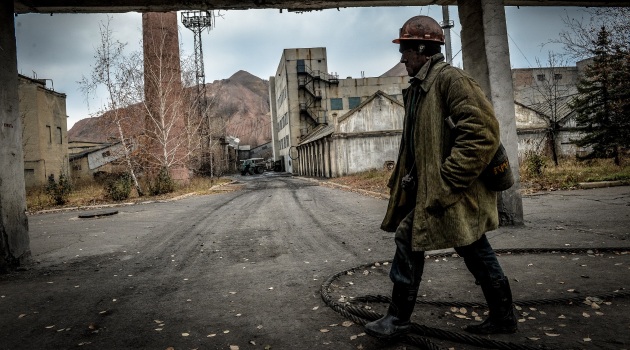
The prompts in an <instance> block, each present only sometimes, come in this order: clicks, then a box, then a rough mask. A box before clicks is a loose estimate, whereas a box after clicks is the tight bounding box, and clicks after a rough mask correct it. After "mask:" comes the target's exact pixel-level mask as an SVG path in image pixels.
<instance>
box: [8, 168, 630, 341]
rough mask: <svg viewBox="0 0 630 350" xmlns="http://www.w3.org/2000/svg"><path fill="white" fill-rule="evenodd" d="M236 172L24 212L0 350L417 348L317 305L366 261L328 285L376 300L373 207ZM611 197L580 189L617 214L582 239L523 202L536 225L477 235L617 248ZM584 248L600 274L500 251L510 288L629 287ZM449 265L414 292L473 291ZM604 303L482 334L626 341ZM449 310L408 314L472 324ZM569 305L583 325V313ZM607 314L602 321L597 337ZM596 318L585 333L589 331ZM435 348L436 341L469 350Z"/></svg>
mask: <svg viewBox="0 0 630 350" xmlns="http://www.w3.org/2000/svg"><path fill="white" fill-rule="evenodd" d="M237 179H239V180H240V183H238V184H234V185H231V188H226V192H225V193H222V194H217V195H208V196H192V197H187V198H184V199H180V200H177V201H170V202H161V203H160V202H155V203H145V204H137V205H132V206H121V207H118V208H116V209H115V210H117V211H118V213H117V214H115V215H110V216H96V217H93V218H89V217H88V218H83V219H82V218H79V215H81V214H86V213H88V214H89V213H90V212H98V211H102V210H97V209H95V210H94V211H81V212H78V211H70V212H60V213H50V214H37V215H32V216H30V217H29V226H30V232H31V248H32V253H33V264H32V265H31V266H29V267H28V268H27V269H24V270H22V271H18V272H15V273H12V274H9V275H4V276H0V349H3V350H4V349H74V348H81V349H83V348H85V349H169V348H173V349H176V350H179V349H237V348H238V349H335V350H336V349H340V350H345V349H404V348H407V349H415V348H416V347H413V346H409V345H405V344H383V343H381V342H378V341H376V340H374V339H372V338H370V337H369V336H366V335H364V333H363V330H362V327H360V326H358V325H354V324H349V323H344V321H346V319H345V318H344V317H342V316H341V315H339V314H337V313H336V312H334V311H333V310H332V309H330V308H328V307H327V306H326V305H325V304H324V303H323V302H322V300H321V297H320V293H319V289H320V286H321V285H322V283H323V282H324V280H326V279H327V278H328V277H329V276H331V275H333V274H334V273H337V272H339V271H344V270H347V269H350V268H352V267H355V266H358V265H361V264H365V263H371V262H377V261H380V262H381V263H380V264H379V265H380V266H373V268H370V269H366V270H365V271H362V272H361V273H356V274H355V275H346V276H343V278H342V279H340V280H339V281H337V282H335V284H334V285H333V286H332V287H333V289H334V291H333V292H334V293H333V294H334V297H335V298H345V297H347V296H352V295H357V294H358V295H360V294H361V293H372V294H388V292H389V289H390V287H391V286H390V282H389V280H388V278H387V267H388V265H386V264H385V261H386V260H389V259H390V258H391V256H392V254H393V252H394V243H393V239H392V236H391V234H388V233H384V232H382V231H380V230H379V225H380V221H381V219H382V216H383V213H384V211H385V208H386V204H387V202H386V201H385V200H382V199H377V198H372V197H369V196H364V195H359V194H356V193H352V192H347V191H341V190H338V189H333V188H328V187H325V186H318V184H317V183H316V182H312V181H306V180H303V179H299V178H294V177H287V176H278V174H274V173H265V174H262V175H255V176H246V177H240V176H239V177H237ZM622 192H623V193H622V196H621V197H620V196H619V195H617V194H616V193H614V192H613V193H607V192H605V191H604V192H589V193H591V194H595V193H603V194H604V195H603V196H605V197H606V198H609V197H610V198H612V199H610V201H608V202H611V201H612V202H614V201H617V202H619V203H618V204H619V205H618V206H616V207H614V208H617V209H615V210H618V212H615V214H613V215H616V217H621V219H622V221H621V224H624V225H626V226H625V227H626V228H625V229H615V227H618V226H619V223H617V225H615V224H614V223H613V224H610V223H609V221H610V220H601V222H602V223H603V222H607V226H605V229H604V231H603V232H599V231H597V232H595V233H593V232H589V229H588V223H587V221H588V220H585V219H584V217H583V216H580V217H579V218H578V217H575V218H572V219H571V220H573V221H575V220H578V219H579V220H583V222H581V223H580V225H581V226H579V228H580V230H581V231H580V230H576V231H572V229H571V225H572V221H571V222H566V221H562V219H561V218H560V219H558V220H556V219H554V218H553V215H551V216H549V215H548V216H545V217H543V216H544V215H543V214H544V211H542V212H541V211H536V210H533V214H532V215H533V216H532V217H535V218H536V222H535V223H530V225H529V226H527V227H525V228H520V229H503V230H498V231H495V232H493V233H491V235H489V236H491V242H493V244H496V245H497V246H506V245H507V246H515V245H518V244H519V243H518V242H520V245H521V246H523V245H529V244H539V246H549V245H550V244H552V243H549V242H547V241H545V240H544V239H537V238H536V237H545V238H549V237H552V238H554V239H555V240H554V242H553V244H556V245H558V246H559V247H563V246H565V245H566V244H569V243H566V244H565V243H562V242H574V240H576V239H577V240H578V242H591V243H593V242H594V243H598V244H601V245H603V246H609V245H614V244H617V245H619V246H623V245H624V243H627V242H626V241H625V239H626V238H627V237H628V231H627V227H628V225H627V224H628V222H629V220H630V217H629V216H628V214H627V203H628V198H630V196H629V195H630V191H629V190H628V188H627V187H626V188H624V190H623V191H622ZM549 198H551V197H549ZM619 198H621V199H619ZM551 199H553V200H556V199H554V198H551ZM582 199H584V198H582ZM527 201H528V203H529V202H533V204H534V209H538V210H540V209H541V208H546V207H550V208H552V207H553V206H554V205H553V204H550V202H549V200H548V199H546V197H540V198H538V197H536V198H530V199H527ZM552 202H553V201H552ZM597 202H598V203H600V204H601V203H604V204H606V203H608V202H606V201H605V200H604V201H602V200H598V201H597ZM562 203H563V207H562V208H563V210H569V211H570V210H571V207H570V204H568V203H570V201H563V202H562ZM571 203H572V202H571ZM593 203H595V202H593ZM623 206H626V208H624V207H623ZM593 208H594V207H593V206H591V208H590V210H594V209H593ZM623 213H626V214H625V216H624V214H623ZM88 216H89V215H88ZM598 222H599V221H598ZM559 225H564V228H559V227H558V226H559ZM620 230H625V231H620ZM609 231H610V232H609ZM613 231H614V232H613ZM524 232H525V233H527V235H522V233H524ZM569 233H571V235H570V236H569V235H568V234H569ZM537 235H538V236H537ZM585 237H595V240H594V241H593V240H589V239H588V238H585ZM604 238H605V239H606V240H607V241H605V242H604V241H603V240H604ZM591 255H592V254H589V255H588V257H587V255H586V254H585V255H584V257H582V256H580V255H577V256H575V257H577V258H578V259H588V264H589V266H591V267H590V268H594V269H596V271H605V272H606V273H601V274H600V273H594V272H588V273H587V272H585V271H587V268H586V267H580V266H582V265H583V266H586V265H585V264H584V263H583V261H584V260H580V261H577V260H576V259H575V257H574V258H571V259H566V257H565V256H549V257H537V256H534V257H532V256H520V255H514V256H506V257H502V258H501V259H502V260H501V261H502V263H503V264H504V268H505V269H506V271H508V273H510V277H512V278H513V281H514V282H512V283H513V286H514V287H513V288H515V296H516V297H528V298H531V297H534V298H535V297H540V296H545V297H552V296H562V295H564V294H566V293H567V292H566V291H567V290H569V289H578V290H579V291H584V292H586V291H590V290H593V293H595V291H596V290H598V288H603V289H604V290H605V291H612V290H615V289H619V288H620V287H627V286H628V281H629V279H628V270H627V269H628V267H629V266H630V255H618V256H613V257H612V259H611V256H609V255H606V256H601V257H600V256H592V257H591ZM459 260H460V259H455V258H453V259H451V258H446V259H436V260H435V261H434V260H433V259H430V261H429V263H428V264H427V268H426V269H425V271H426V272H425V277H424V282H423V284H422V291H421V299H423V298H429V299H431V298H433V299H441V300H479V299H480V298H481V296H480V292H479V288H478V287H476V286H475V285H474V281H473V280H472V278H471V277H470V276H469V274H468V273H467V272H466V270H465V268H464V266H463V263H462V262H461V261H459ZM567 261H569V263H570V264H571V265H570V266H571V267H570V270H571V271H572V272H571V273H570V274H567V275H564V276H563V277H559V275H558V274H559V273H561V272H562V271H563V269H566V268H567V266H569V265H567ZM585 275H589V276H587V277H583V276H585ZM589 283H590V284H589ZM622 289H623V288H622ZM574 292H575V291H574ZM574 292H570V293H574ZM584 295H585V296H586V295H590V294H584ZM610 305H611V306H608V305H606V304H602V309H603V310H602V311H603V312H602V314H605V317H600V318H598V316H597V315H596V314H595V313H594V312H595V310H591V309H590V307H587V309H586V311H585V310H583V309H581V308H579V307H575V308H573V309H571V310H565V309H563V307H562V306H553V307H551V306H548V307H544V310H547V313H542V312H540V310H542V309H540V308H539V309H538V310H529V309H528V310H525V311H527V312H528V313H531V314H530V315H529V316H528V315H524V316H523V315H521V317H523V319H524V321H527V322H524V323H523V324H522V325H521V329H522V331H520V332H519V333H518V334H517V335H514V336H499V337H496V339H499V340H504V341H512V340H515V341H519V342H530V343H531V344H533V345H537V344H541V343H542V344H545V345H551V346H552V347H554V346H555V348H559V349H569V348H571V349H573V348H575V349H580V348H582V345H583V344H587V343H585V341H584V340H583V339H585V338H587V337H588V336H589V335H591V334H595V335H597V336H595V335H591V336H592V337H593V338H594V340H593V341H592V342H591V341H590V340H589V343H588V344H587V345H589V344H597V347H594V348H597V349H623V348H628V345H627V344H628V343H630V341H628V339H630V337H627V335H626V336H620V335H619V334H620V332H626V334H627V331H628V329H629V328H630V324H628V321H627V313H628V311H630V307H629V305H628V300H627V299H623V300H622V301H621V302H618V301H617V300H616V299H615V301H614V303H612V304H610ZM373 306H374V310H376V311H380V312H382V311H383V310H384V308H383V306H381V305H373ZM471 311H472V310H468V311H467V312H468V313H467V314H466V315H465V317H468V316H470V315H471V314H470V312H471ZM458 312H459V311H458ZM458 312H453V311H452V310H451V309H450V308H449V307H445V308H433V307H418V311H417V313H416V315H415V316H414V320H416V321H418V322H429V323H431V324H432V325H433V326H437V327H443V328H449V329H451V330H458V329H459V327H460V326H462V325H463V324H465V323H467V322H471V321H469V320H466V319H465V317H462V316H461V315H460V316H458V317H454V316H456V315H455V314H457V313H458ZM479 312H481V311H479ZM523 312H524V311H523ZM583 312H589V313H590V314H589V317H590V315H592V318H588V319H587V318H585V316H581V315H580V314H581V313H583ZM534 313H535V314H536V315H535V316H536V317H532V316H534V315H533V314H534ZM559 315H563V316H565V319H568V320H566V321H564V319H562V321H561V323H562V324H564V326H562V325H560V326H559V325H558V316H559ZM469 318H470V317H469ZM545 318H547V319H546V320H545ZM624 318H625V321H624ZM571 320H574V321H575V322H573V321H571ZM536 322H538V323H536ZM589 322H592V323H589ZM606 322H609V324H612V325H614V326H611V327H608V329H605V328H607V327H603V328H604V330H603V331H602V330H601V328H602V327H601V326H602V325H604V324H607V323H606ZM567 325H568V327H567ZM573 326H574V327H573ZM594 327H597V328H598V329H599V330H598V331H597V332H595V331H594V330H593V331H592V332H590V331H589V330H590V329H594ZM569 329H570V330H571V332H568V330H569ZM589 332H590V333H589ZM546 334H552V335H546ZM555 334H558V335H555ZM598 337H599V338H604V339H603V340H602V339H599V338H598ZM620 337H621V338H620ZM619 338H620V339H621V340H618V339H619ZM539 339H540V340H539ZM589 339H590V338H589ZM438 344H439V345H440V346H443V347H444V348H445V349H448V348H455V349H458V350H459V349H477V348H476V347H473V346H468V345H465V346H463V345H461V344H456V343H452V342H444V341H438ZM620 344H621V345H620ZM624 344H625V345H624Z"/></svg>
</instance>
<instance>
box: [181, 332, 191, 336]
mask: <svg viewBox="0 0 630 350" xmlns="http://www.w3.org/2000/svg"><path fill="white" fill-rule="evenodd" d="M189 335H190V334H188V333H182V337H187V336H189Z"/></svg>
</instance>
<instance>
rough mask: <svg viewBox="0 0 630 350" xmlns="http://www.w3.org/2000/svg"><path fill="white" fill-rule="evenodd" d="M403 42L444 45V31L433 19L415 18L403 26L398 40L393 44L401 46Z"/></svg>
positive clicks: (425, 17)
mask: <svg viewBox="0 0 630 350" xmlns="http://www.w3.org/2000/svg"><path fill="white" fill-rule="evenodd" d="M403 40H418V41H433V42H437V43H440V44H444V31H443V30H442V27H440V24H439V23H438V22H436V21H435V20H434V19H433V18H431V17H428V16H415V17H411V18H410V19H408V20H407V22H405V24H403V26H402V28H400V34H399V35H398V38H397V39H394V40H392V42H393V43H395V44H400V42H401V41H403Z"/></svg>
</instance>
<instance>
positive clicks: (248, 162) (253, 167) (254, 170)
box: [241, 158, 267, 176]
mask: <svg viewBox="0 0 630 350" xmlns="http://www.w3.org/2000/svg"><path fill="white" fill-rule="evenodd" d="M241 162H242V164H241V175H243V176H244V175H247V174H249V175H254V174H262V173H264V172H265V169H266V167H267V162H265V160H264V159H263V158H250V159H245V160H241Z"/></svg>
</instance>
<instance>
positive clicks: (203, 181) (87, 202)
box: [26, 177, 231, 212]
mask: <svg viewBox="0 0 630 350" xmlns="http://www.w3.org/2000/svg"><path fill="white" fill-rule="evenodd" d="M230 181H231V180H230V179H228V178H218V179H216V178H213V179H210V178H204V177H196V178H193V179H191V181H190V182H189V183H188V184H186V185H178V186H177V187H176V188H175V191H174V192H172V193H168V194H164V195H160V196H143V197H140V196H138V193H137V192H136V191H135V190H132V192H131V195H130V197H129V198H128V199H126V200H124V201H122V202H119V203H123V202H125V203H134V202H144V201H153V200H166V199H170V198H175V197H179V196H181V195H184V194H189V193H194V194H196V195H203V194H210V193H213V192H215V191H213V190H211V189H210V188H211V187H212V186H214V185H219V184H222V183H227V182H230ZM112 203H116V202H113V201H112V200H111V199H109V198H107V193H106V191H105V189H104V187H103V185H100V184H97V183H95V182H87V183H78V184H74V185H73V190H72V192H71V193H70V196H69V198H68V202H67V203H66V204H64V205H55V203H54V202H53V201H52V200H51V199H50V197H49V196H48V195H47V194H46V192H45V191H44V190H43V189H41V188H37V189H31V190H29V191H27V193H26V207H27V208H28V211H29V212H36V211H40V210H47V209H57V208H76V207H86V206H93V205H103V204H112Z"/></svg>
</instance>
